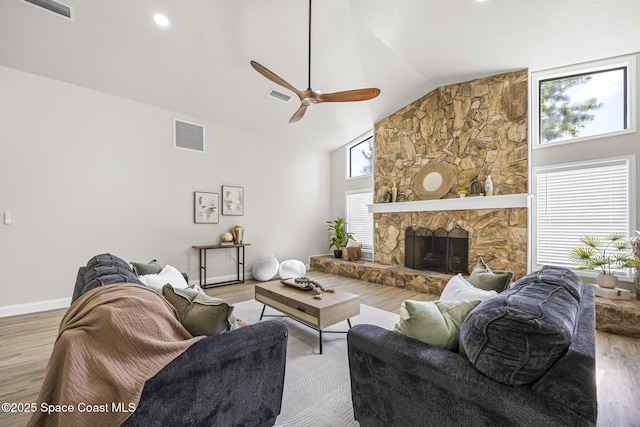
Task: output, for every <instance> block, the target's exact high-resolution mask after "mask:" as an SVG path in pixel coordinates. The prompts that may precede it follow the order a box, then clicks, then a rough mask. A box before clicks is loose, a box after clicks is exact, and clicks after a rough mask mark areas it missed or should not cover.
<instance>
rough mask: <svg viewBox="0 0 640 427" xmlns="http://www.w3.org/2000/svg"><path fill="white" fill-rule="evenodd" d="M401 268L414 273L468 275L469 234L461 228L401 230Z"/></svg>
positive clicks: (411, 228) (410, 228)
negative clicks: (402, 264) (402, 261)
mask: <svg viewBox="0 0 640 427" xmlns="http://www.w3.org/2000/svg"><path fill="white" fill-rule="evenodd" d="M404 235H405V246H404V254H405V256H404V266H405V267H407V268H412V269H414V270H427V271H437V272H440V273H450V274H457V273H463V274H469V271H468V266H469V233H467V232H466V231H465V230H463V229H462V228H454V229H453V230H451V231H447V230H445V229H444V228H438V229H437V230H430V229H428V228H418V229H416V230H414V229H413V227H409V228H407V229H406V230H405V231H404Z"/></svg>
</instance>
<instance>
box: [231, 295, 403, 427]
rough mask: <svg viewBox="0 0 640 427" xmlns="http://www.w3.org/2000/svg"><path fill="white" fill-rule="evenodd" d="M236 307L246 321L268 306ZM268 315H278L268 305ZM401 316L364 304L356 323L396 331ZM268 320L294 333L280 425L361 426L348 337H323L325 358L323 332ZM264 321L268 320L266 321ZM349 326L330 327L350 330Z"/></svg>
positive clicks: (253, 319)
mask: <svg viewBox="0 0 640 427" xmlns="http://www.w3.org/2000/svg"><path fill="white" fill-rule="evenodd" d="M234 305H235V310H234V313H235V314H236V316H238V317H239V318H241V319H242V320H244V321H246V322H247V323H256V322H258V321H259V318H260V312H261V311H262V307H263V305H262V304H261V303H259V302H257V301H255V300H252V301H244V302H241V303H238V304H234ZM265 314H271V315H278V314H281V313H279V312H278V311H276V310H274V309H272V308H269V307H267V309H266V311H265ZM398 317H399V316H398V315H397V314H394V313H389V312H388V311H384V310H379V309H377V308H374V307H370V306H368V305H364V304H361V305H360V315H358V316H356V317H353V318H352V319H351V324H352V325H358V324H362V323H367V324H373V325H378V326H381V327H383V328H386V329H393V326H394V325H395V324H396V322H397V321H398ZM264 320H276V321H278V322H282V323H283V324H284V325H285V326H286V327H287V329H288V330H289V338H288V342H287V365H286V371H285V380H284V393H283V398H282V412H281V413H280V415H279V416H278V419H277V421H276V424H275V425H276V426H278V427H289V426H292V427H293V426H295V427H300V426H313V427H343V426H344V427H350V426H354V427H357V426H358V425H359V424H358V422H357V421H355V420H354V419H353V407H352V406H351V384H350V378H349V362H348V359H347V339H346V334H334V333H323V334H322V343H323V344H322V345H323V347H322V352H323V353H322V354H320V353H319V348H318V332H317V331H316V330H314V329H311V328H309V327H307V326H305V325H303V324H301V323H299V322H296V321H295V320H291V319H289V318H286V317H268V318H265V319H264ZM264 320H263V321H264ZM347 329H348V325H347V322H346V321H345V322H341V323H338V324H337V325H335V326H333V327H331V328H328V329H326V330H328V331H332V330H333V331H346V330H347Z"/></svg>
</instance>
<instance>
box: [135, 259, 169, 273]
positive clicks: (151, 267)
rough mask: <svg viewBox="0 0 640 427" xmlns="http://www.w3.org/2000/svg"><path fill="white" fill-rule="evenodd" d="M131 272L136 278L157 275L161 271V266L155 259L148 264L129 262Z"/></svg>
mask: <svg viewBox="0 0 640 427" xmlns="http://www.w3.org/2000/svg"><path fill="white" fill-rule="evenodd" d="M130 264H131V268H132V269H133V272H134V273H136V274H137V275H138V276H144V275H145V274H158V273H160V272H161V271H162V265H160V263H158V261H156V260H155V259H154V260H152V261H149V262H133V261H132V262H130Z"/></svg>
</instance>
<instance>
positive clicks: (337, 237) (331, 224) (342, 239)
mask: <svg viewBox="0 0 640 427" xmlns="http://www.w3.org/2000/svg"><path fill="white" fill-rule="evenodd" d="M326 223H327V233H328V236H329V248H332V247H335V248H336V249H335V250H334V251H333V254H334V256H335V257H336V258H341V257H342V249H341V248H342V247H343V246H344V245H346V244H347V241H349V237H351V236H353V233H349V232H347V231H346V230H345V226H346V225H347V223H346V222H345V221H344V219H342V218H340V217H338V218H336V219H333V220H330V221H326Z"/></svg>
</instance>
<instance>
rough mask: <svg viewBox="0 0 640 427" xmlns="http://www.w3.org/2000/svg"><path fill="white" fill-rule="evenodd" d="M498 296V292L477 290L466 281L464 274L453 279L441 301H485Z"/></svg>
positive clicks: (443, 292)
mask: <svg viewBox="0 0 640 427" xmlns="http://www.w3.org/2000/svg"><path fill="white" fill-rule="evenodd" d="M496 295H498V293H497V292H496V291H485V290H484V289H479V288H476V287H475V286H473V285H472V284H471V283H469V282H468V281H467V280H465V279H464V277H462V274H458V275H457V276H454V277H452V278H451V280H449V283H447V285H446V286H445V287H444V290H443V291H442V295H440V301H463V300H470V299H471V300H473V299H479V300H481V301H484V300H486V299H489V298H491V297H494V296H496Z"/></svg>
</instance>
